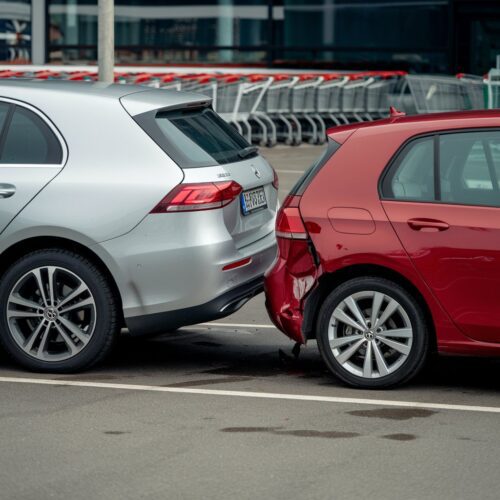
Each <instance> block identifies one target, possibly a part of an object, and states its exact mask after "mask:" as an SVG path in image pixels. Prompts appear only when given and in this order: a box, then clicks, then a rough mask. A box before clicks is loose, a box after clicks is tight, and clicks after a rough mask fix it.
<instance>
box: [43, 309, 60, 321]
mask: <svg viewBox="0 0 500 500" xmlns="http://www.w3.org/2000/svg"><path fill="white" fill-rule="evenodd" d="M43 316H44V318H45V319H46V320H47V321H54V320H55V319H56V318H57V316H58V313H57V309H56V308H55V307H47V308H46V309H45V310H44V311H43Z"/></svg>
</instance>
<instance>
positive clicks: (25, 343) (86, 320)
mask: <svg viewBox="0 0 500 500" xmlns="http://www.w3.org/2000/svg"><path fill="white" fill-rule="evenodd" d="M6 314H7V322H8V325H9V330H10V333H11V334H12V337H13V339H14V341H15V342H16V344H17V345H18V346H19V347H20V348H21V349H22V350H23V351H24V352H25V353H26V354H28V355H29V356H32V357H33V358H36V359H39V360H42V361H52V362H55V361H64V360H66V359H69V358H72V357H74V356H75V355H76V354H78V353H79V352H80V351H81V350H82V349H84V348H85V346H86V345H87V344H88V343H89V341H90V339H91V338H92V335H93V333H94V329H95V324H96V305H95V301H94V297H93V296H92V293H91V291H90V289H89V287H88V286H87V285H86V284H85V282H84V281H83V280H82V279H81V278H79V277H78V276H77V275H76V274H75V273H73V272H71V271H69V270H68V269H64V268H62V267H58V266H45V267H37V268H35V269H32V270H31V271H29V272H27V273H26V274H25V275H24V276H23V277H22V278H21V279H19V280H18V281H17V283H16V284H15V285H14V287H13V288H12V290H11V292H10V295H9V299H8V303H7V311H6Z"/></svg>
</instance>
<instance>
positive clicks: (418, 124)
mask: <svg viewBox="0 0 500 500" xmlns="http://www.w3.org/2000/svg"><path fill="white" fill-rule="evenodd" d="M495 126H497V127H500V109H482V110H472V111H450V112H446V113H427V114H421V115H405V114H401V115H397V116H390V117H389V118H384V119H381V120H375V121H372V122H360V123H351V124H348V125H340V126H337V127H332V128H330V129H328V130H327V134H328V136H329V137H331V138H332V139H334V140H336V141H337V142H340V143H343V142H344V141H345V140H346V139H347V138H348V137H349V136H350V135H351V134H352V133H353V132H355V131H356V130H360V129H373V128H381V127H387V132H388V133H389V132H390V131H391V130H392V131H394V128H395V127H396V128H399V127H404V128H413V129H414V132H415V133H418V132H419V131H429V130H433V129H434V130H436V131H438V130H445V129H459V128H467V127H470V128H475V127H495Z"/></svg>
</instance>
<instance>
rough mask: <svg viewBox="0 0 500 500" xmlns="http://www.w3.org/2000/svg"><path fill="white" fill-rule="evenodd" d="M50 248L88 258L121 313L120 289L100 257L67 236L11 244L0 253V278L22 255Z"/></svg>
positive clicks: (122, 320) (36, 238)
mask: <svg viewBox="0 0 500 500" xmlns="http://www.w3.org/2000/svg"><path fill="white" fill-rule="evenodd" d="M51 248H58V249H63V250H69V251H71V252H74V253H77V254H79V255H82V256H83V257H85V258H87V259H88V260H90V261H91V262H92V263H93V264H94V265H95V266H96V267H97V268H98V269H99V270H100V271H101V272H102V273H103V274H104V275H105V276H106V278H107V280H108V283H109V285H110V287H111V289H112V291H113V294H114V296H115V298H116V300H117V301H118V310H119V311H121V312H122V314H123V306H122V299H121V294H120V290H119V288H118V285H117V283H116V280H115V278H114V276H113V274H112V273H111V271H110V270H109V268H108V266H107V265H106V264H105V262H104V261H103V260H102V258H101V257H100V256H99V255H97V253H95V252H94V251H93V250H91V249H90V248H89V247H88V246H85V245H83V244H82V243H79V242H77V241H74V240H71V239H68V238H63V237H59V236H33V237H30V238H26V239H23V240H20V241H18V242H16V243H14V244H12V245H11V246H9V247H8V248H6V249H5V250H4V251H3V252H2V253H1V254H0V278H1V277H2V276H3V274H4V273H5V272H6V271H7V269H8V268H9V267H10V266H11V265H12V264H13V263H14V262H15V261H17V260H19V259H20V258H21V257H23V256H24V255H27V254H28V253H31V252H34V251H36V250H44V249H51ZM121 322H122V324H124V319H123V317H122V318H121Z"/></svg>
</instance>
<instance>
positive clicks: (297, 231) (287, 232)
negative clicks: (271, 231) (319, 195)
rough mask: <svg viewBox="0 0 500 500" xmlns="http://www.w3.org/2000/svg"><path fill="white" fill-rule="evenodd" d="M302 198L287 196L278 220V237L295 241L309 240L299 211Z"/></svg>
mask: <svg viewBox="0 0 500 500" xmlns="http://www.w3.org/2000/svg"><path fill="white" fill-rule="evenodd" d="M299 202H300V196H287V197H286V199H285V202H284V203H283V206H282V207H281V209H280V211H279V212H278V217H277V219H276V236H278V237H279V238H287V239H293V240H305V239H307V236H308V235H307V230H306V227H305V226H304V222H303V220H302V216H301V215H300V210H299Z"/></svg>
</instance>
